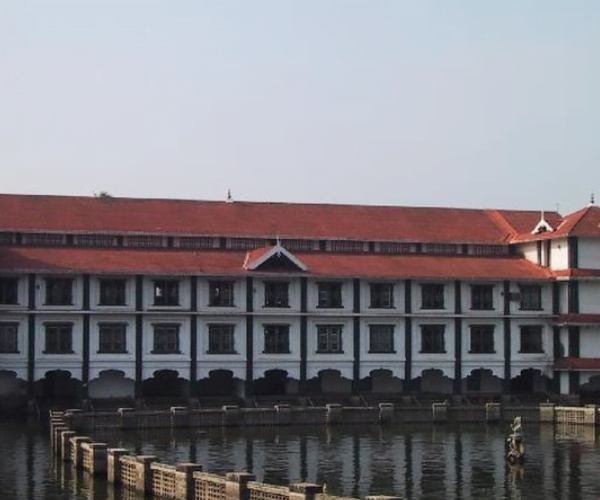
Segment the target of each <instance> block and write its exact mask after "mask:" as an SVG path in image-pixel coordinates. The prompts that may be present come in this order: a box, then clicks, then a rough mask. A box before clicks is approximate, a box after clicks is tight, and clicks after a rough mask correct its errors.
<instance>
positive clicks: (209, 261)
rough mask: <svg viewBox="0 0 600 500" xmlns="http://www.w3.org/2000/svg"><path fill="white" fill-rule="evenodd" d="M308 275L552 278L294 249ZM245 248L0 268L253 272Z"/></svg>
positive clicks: (42, 254)
mask: <svg viewBox="0 0 600 500" xmlns="http://www.w3.org/2000/svg"><path fill="white" fill-rule="evenodd" d="M294 255H295V256H296V257H298V258H299V259H300V260H301V261H302V262H303V263H304V264H306V266H307V267H308V270H307V273H306V274H308V275H313V276H336V277H371V278H424V279H436V278H438V279H487V280H492V279H493V280H496V279H520V280H544V279H551V278H552V274H551V272H550V271H549V270H548V269H546V268H543V267H540V266H537V265H535V264H533V263H531V262H529V261H527V260H525V259H524V258H520V257H468V256H432V255H375V254H333V253H302V254H300V253H296V254H294ZM245 258H246V252H241V251H240V252H237V251H236V252H234V251H188V250H130V249H127V250H125V249H119V250H115V249H87V248H85V249H84V248H31V247H3V248H2V247H0V270H6V271H12V272H39V273H52V272H54V273H98V274H111V273H114V274H135V273H140V274H153V273H154V274H231V275H244V274H253V273H252V272H251V271H247V270H246V269H244V267H243V264H244V261H245Z"/></svg>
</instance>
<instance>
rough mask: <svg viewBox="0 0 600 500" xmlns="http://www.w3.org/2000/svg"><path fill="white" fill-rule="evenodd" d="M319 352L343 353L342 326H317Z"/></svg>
mask: <svg viewBox="0 0 600 500" xmlns="http://www.w3.org/2000/svg"><path fill="white" fill-rule="evenodd" d="M317 352H320V353H330V354H339V353H342V352H343V351H342V325H317Z"/></svg>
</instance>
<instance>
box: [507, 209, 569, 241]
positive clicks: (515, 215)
mask: <svg viewBox="0 0 600 500" xmlns="http://www.w3.org/2000/svg"><path fill="white" fill-rule="evenodd" d="M495 212H496V213H497V215H498V216H499V217H500V218H501V219H503V220H504V221H506V224H507V225H508V227H510V228H512V232H511V236H513V237H515V236H517V235H531V231H533V230H534V229H535V227H536V226H537V224H538V222H540V220H541V219H542V215H543V216H544V220H545V221H546V222H547V223H548V224H549V225H550V226H551V227H552V228H553V229H556V228H557V227H558V225H559V224H560V222H561V220H562V218H561V216H560V214H559V213H558V212H545V211H544V212H542V211H540V210H495Z"/></svg>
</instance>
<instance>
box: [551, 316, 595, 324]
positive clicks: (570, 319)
mask: <svg viewBox="0 0 600 500" xmlns="http://www.w3.org/2000/svg"><path fill="white" fill-rule="evenodd" d="M555 323H557V324H562V325H564V324H571V325H600V314H586V313H569V314H561V315H560V316H557V317H556V320H555Z"/></svg>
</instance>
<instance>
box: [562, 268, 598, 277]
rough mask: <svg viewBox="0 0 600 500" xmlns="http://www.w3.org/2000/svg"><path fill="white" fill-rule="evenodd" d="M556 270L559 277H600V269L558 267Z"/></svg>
mask: <svg viewBox="0 0 600 500" xmlns="http://www.w3.org/2000/svg"><path fill="white" fill-rule="evenodd" d="M553 272H554V276H556V277H557V278H562V277H565V278H571V277H574V278H594V277H600V269H581V268H575V269H558V270H556V271H553Z"/></svg>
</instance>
